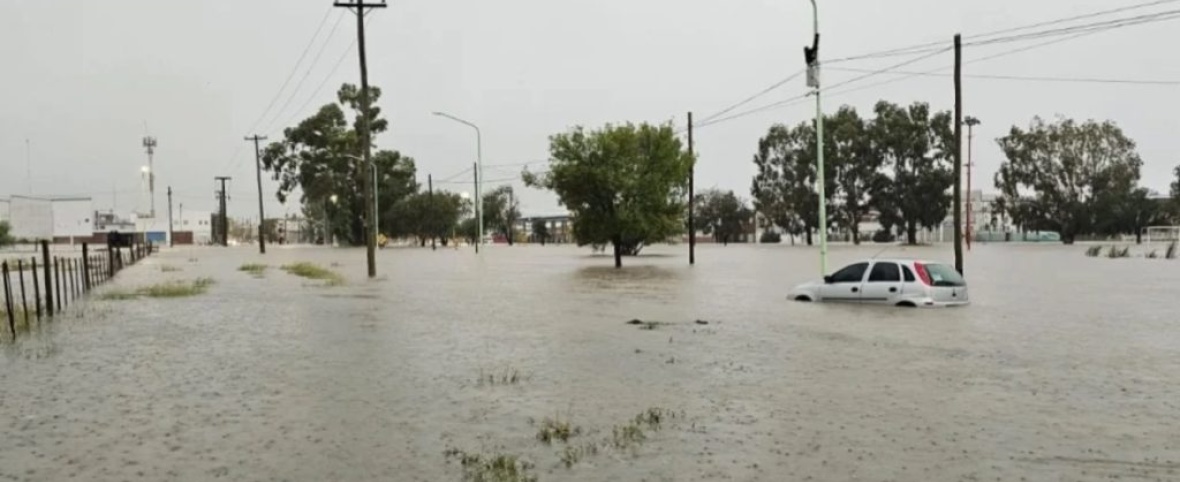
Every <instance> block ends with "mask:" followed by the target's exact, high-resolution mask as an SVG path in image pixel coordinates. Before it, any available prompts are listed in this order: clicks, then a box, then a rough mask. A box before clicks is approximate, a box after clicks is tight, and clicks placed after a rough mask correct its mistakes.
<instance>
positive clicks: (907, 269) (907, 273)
mask: <svg viewBox="0 0 1180 482" xmlns="http://www.w3.org/2000/svg"><path fill="white" fill-rule="evenodd" d="M901 272H902V273H903V274H905V280H906V282H912V281H914V279H915V278H914V272H913V271H910V267H909V266H906V265H904V264H903V265H901Z"/></svg>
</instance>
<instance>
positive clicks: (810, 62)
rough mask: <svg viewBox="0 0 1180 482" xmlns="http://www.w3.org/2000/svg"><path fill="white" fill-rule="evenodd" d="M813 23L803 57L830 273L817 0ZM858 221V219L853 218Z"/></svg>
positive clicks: (823, 268)
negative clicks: (812, 104)
mask: <svg viewBox="0 0 1180 482" xmlns="http://www.w3.org/2000/svg"><path fill="white" fill-rule="evenodd" d="M811 11H812V21H813V23H812V25H813V29H814V30H813V32H814V36H813V38H812V44H811V47H810V48H808V47H803V57H804V60H806V61H807V70H808V72H807V86H808V87H812V88H814V89H815V92H814V94H815V145H816V150H815V161H816V162H815V163H816V174H817V175H818V182H817V184H818V186H817V187H816V191H817V192H818V194H819V272H820V275H821V276H823V275H826V274H827V273H828V201H827V195H826V193H825V192H824V191H825V190H826V187H827V186H826V184H827V182H826V181H827V179H826V178H825V177H824V110H823V106H822V104H821V103H820V69H819V7H817V6H816V4H815V0H811ZM853 222H856V220H853Z"/></svg>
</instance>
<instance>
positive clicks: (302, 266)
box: [281, 262, 344, 286]
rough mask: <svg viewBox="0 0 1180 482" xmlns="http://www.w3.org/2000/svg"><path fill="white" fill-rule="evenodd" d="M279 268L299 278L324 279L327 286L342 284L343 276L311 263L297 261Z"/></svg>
mask: <svg viewBox="0 0 1180 482" xmlns="http://www.w3.org/2000/svg"><path fill="white" fill-rule="evenodd" d="M281 269H282V270H283V271H286V272H287V273H290V274H292V275H295V276H298V277H300V278H307V279H311V280H317V281H325V282H327V285H328V286H338V285H342V284H344V278H342V277H341V276H340V275H339V274H337V273H336V272H335V271H332V270H329V269H326V268H323V267H321V266H319V265H317V264H313V263H308V262H299V263H294V264H288V265H284V266H283V267H282V268H281Z"/></svg>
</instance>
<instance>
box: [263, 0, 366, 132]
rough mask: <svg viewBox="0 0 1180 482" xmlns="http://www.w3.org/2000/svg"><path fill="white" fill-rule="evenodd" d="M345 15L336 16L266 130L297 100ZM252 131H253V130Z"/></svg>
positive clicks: (341, 13)
mask: <svg viewBox="0 0 1180 482" xmlns="http://www.w3.org/2000/svg"><path fill="white" fill-rule="evenodd" d="M344 16H345V14H344V12H340V15H339V16H338V17H336V23H334V24H332V30H330V31H328V35H327V36H326V37H324V41H323V43H321V44H320V49H319V51H317V52H316V54H315V58H313V59H312V61H311V64H310V65H308V67H307V72H304V73H303V76H302V77H300V78H299V83H297V84H295V89H294V90H292V91H291V95H290V96H288V97H287V101H286V102H284V103H283V106H282V107H280V108H279V110H277V111H275V115H274V118H272V119H271V121H270V123H269V124H267V126H266V127H267V128H266V130H270V128H271V127H274V123H275V121H277V120H279V118H281V117H282V116H283V114H284V113H286V112H287V107H290V106H291V101H292V100H295V96H296V95H298V94H299V89H300V88H302V87H303V83H304V82H307V78H308V77H310V76H311V72H312V70H313V69H315V66H316V65H317V64H319V62H320V58H321V57H323V55H324V51H325V50H327V49H328V43H329V41H330V40H331V39H332V36H333V35H334V34H335V33H336V30H337V29H338V28H339V27H340V22H341V21H343V20H344ZM292 73H293V72H292ZM250 132H253V130H251V131H250Z"/></svg>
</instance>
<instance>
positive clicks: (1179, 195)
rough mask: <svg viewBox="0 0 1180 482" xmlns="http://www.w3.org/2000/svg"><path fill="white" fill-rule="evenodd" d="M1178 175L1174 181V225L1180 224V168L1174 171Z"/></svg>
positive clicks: (1177, 167)
mask: <svg viewBox="0 0 1180 482" xmlns="http://www.w3.org/2000/svg"><path fill="white" fill-rule="evenodd" d="M1172 173H1173V174H1175V175H1176V180H1175V181H1172V186H1171V187H1172V192H1171V193H1170V194H1171V195H1172V209H1171V211H1172V223H1173V224H1180V166H1176V169H1175V170H1173V171H1172Z"/></svg>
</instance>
